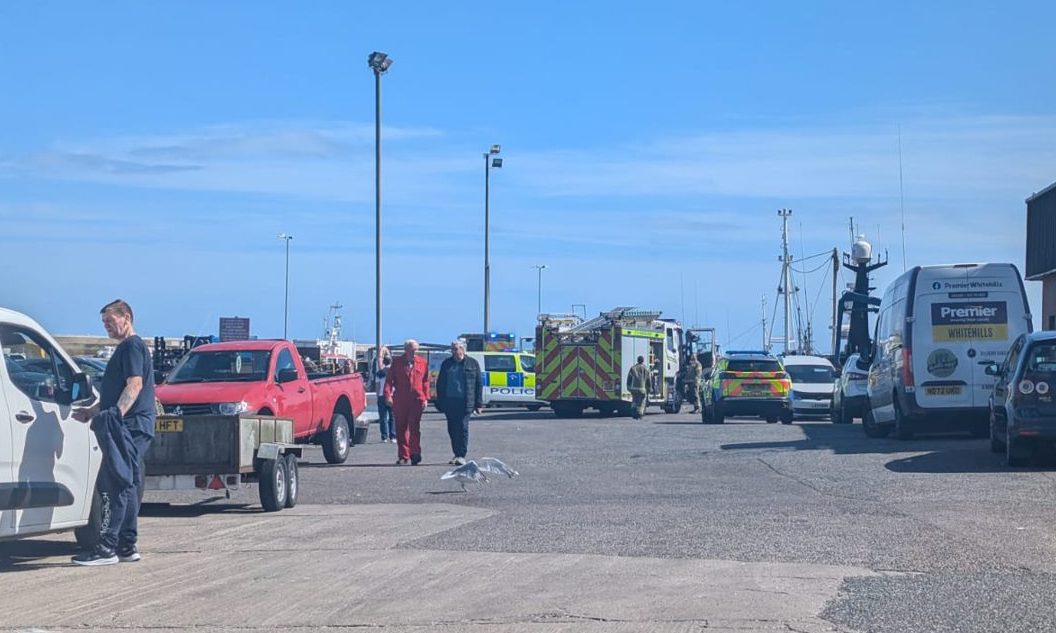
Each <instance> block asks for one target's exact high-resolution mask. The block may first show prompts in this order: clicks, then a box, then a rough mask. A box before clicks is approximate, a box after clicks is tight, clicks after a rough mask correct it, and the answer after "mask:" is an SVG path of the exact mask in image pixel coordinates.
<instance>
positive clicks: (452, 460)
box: [447, 457, 458, 466]
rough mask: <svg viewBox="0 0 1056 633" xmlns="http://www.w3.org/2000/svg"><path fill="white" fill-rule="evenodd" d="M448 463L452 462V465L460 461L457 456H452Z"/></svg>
mask: <svg viewBox="0 0 1056 633" xmlns="http://www.w3.org/2000/svg"><path fill="white" fill-rule="evenodd" d="M447 463H448V464H451V465H452V466H454V465H455V464H457V463H458V458H457V457H452V458H451V459H450V460H448V462H447Z"/></svg>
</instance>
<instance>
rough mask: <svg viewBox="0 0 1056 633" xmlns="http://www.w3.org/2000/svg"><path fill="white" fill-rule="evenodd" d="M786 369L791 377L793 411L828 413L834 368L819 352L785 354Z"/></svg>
mask: <svg viewBox="0 0 1056 633" xmlns="http://www.w3.org/2000/svg"><path fill="white" fill-rule="evenodd" d="M782 362H783V364H784V366H785V371H786V372H787V373H788V375H789V376H790V377H791V378H792V413H793V414H794V415H796V416H828V415H829V413H830V412H831V411H832V392H833V387H834V385H835V380H836V368H835V367H833V366H832V363H830V362H829V361H828V360H826V359H824V358H822V357H820V356H785V357H784V358H783V359H782Z"/></svg>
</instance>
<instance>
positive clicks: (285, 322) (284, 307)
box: [279, 233, 293, 338]
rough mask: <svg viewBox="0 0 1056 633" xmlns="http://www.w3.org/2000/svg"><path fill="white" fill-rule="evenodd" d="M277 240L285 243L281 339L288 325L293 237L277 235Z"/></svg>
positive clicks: (283, 234)
mask: <svg viewBox="0 0 1056 633" xmlns="http://www.w3.org/2000/svg"><path fill="white" fill-rule="evenodd" d="M279 239H280V240H283V241H285V242H286V301H285V302H283V304H282V338H288V337H287V336H286V334H287V330H288V329H289V323H290V319H289V316H290V240H292V239H293V236H292V235H290V234H288V233H279Z"/></svg>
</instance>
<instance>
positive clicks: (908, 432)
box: [895, 402, 914, 440]
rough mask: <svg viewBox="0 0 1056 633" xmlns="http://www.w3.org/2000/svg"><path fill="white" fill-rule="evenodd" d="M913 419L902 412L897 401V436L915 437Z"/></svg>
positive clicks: (909, 438) (903, 438)
mask: <svg viewBox="0 0 1056 633" xmlns="http://www.w3.org/2000/svg"><path fill="white" fill-rule="evenodd" d="M913 426H914V424H913V420H912V419H911V418H910V417H909V416H907V415H904V414H903V413H902V409H901V408H900V407H899V406H898V402H895V437H896V438H898V439H900V440H911V439H913Z"/></svg>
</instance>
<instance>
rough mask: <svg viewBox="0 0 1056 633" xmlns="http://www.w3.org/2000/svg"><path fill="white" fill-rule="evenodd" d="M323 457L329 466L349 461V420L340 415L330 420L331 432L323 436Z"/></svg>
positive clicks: (335, 415) (336, 414) (337, 414)
mask: <svg viewBox="0 0 1056 633" xmlns="http://www.w3.org/2000/svg"><path fill="white" fill-rule="evenodd" d="M323 457H325V458H326V463H328V464H344V463H345V460H346V459H348V420H347V419H345V416H344V415H342V414H340V413H335V414H334V417H332V418H330V430H329V431H327V432H326V433H325V434H324V436H323Z"/></svg>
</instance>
